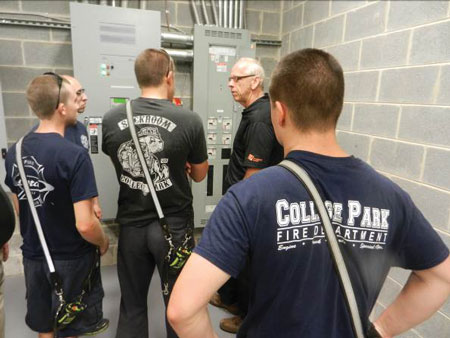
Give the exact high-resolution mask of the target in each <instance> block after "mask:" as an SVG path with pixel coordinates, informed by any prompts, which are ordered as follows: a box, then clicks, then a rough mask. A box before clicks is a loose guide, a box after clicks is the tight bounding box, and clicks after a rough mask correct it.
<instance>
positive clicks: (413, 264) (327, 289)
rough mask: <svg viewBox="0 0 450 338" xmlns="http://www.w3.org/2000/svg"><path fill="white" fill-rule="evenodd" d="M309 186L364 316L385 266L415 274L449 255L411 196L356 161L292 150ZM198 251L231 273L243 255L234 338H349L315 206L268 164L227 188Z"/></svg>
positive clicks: (239, 266)
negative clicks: (246, 270) (243, 294)
mask: <svg viewBox="0 0 450 338" xmlns="http://www.w3.org/2000/svg"><path fill="white" fill-rule="evenodd" d="M287 158H288V159H292V160H294V161H296V162H298V163H300V164H301V165H302V166H303V167H304V168H305V170H306V171H307V172H308V173H309V175H310V176H311V178H312V180H313V181H314V182H315V184H316V186H317V189H318V190H319V192H320V194H321V196H322V198H323V199H324V200H325V206H326V208H327V210H328V214H329V216H330V218H331V221H332V224H333V227H334V229H335V233H336V235H337V238H338V240H339V245H340V249H341V251H342V254H343V256H344V260H345V262H346V264H347V268H348V270H349V274H350V280H351V281H352V285H353V288H354V290H355V294H356V301H357V303H358V307H359V311H360V315H361V319H362V322H363V325H364V326H365V328H366V329H367V326H368V316H369V314H370V312H371V310H372V308H373V306H374V304H375V301H376V299H377V297H378V295H379V292H380V290H381V287H382V286H383V282H384V280H385V278H386V275H387V274H388V272H389V268H390V267H391V266H399V267H402V268H405V269H412V270H422V269H427V268H431V267H433V266H436V265H437V264H439V263H441V262H442V261H443V260H444V259H445V258H447V257H448V254H449V251H448V248H447V247H446V245H445V244H444V243H443V241H442V239H441V238H440V237H439V235H438V234H437V233H436V231H434V230H433V228H432V227H431V225H430V224H429V223H428V221H427V220H426V219H425V218H424V217H423V215H422V214H421V213H420V211H419V210H418V209H417V208H416V206H415V205H414V203H413V202H412V200H411V198H410V197H409V195H408V194H407V193H406V192H404V191H403V190H402V189H401V188H399V187H398V186H397V185H396V184H394V183H393V182H391V181H390V180H389V179H387V178H386V177H384V176H382V175H380V174H378V173H377V172H376V171H375V170H373V169H372V168H371V167H370V166H368V165H367V164H365V163H364V162H363V161H361V160H359V159H356V158H354V157H353V156H351V157H344V158H334V157H328V156H322V155H318V154H313V153H309V152H304V151H294V152H291V153H289V155H288V156H287ZM195 252H196V253H197V254H199V255H201V256H203V257H204V258H206V259H207V260H209V261H210V262H212V263H213V264H214V265H216V266H217V267H219V268H220V269H221V270H223V271H225V272H226V273H228V274H230V275H231V276H234V277H235V276H237V275H238V274H239V272H240V271H241V270H242V269H243V267H244V265H245V263H246V260H247V257H250V287H249V290H250V297H249V299H250V303H249V309H248V314H247V316H246V318H245V320H244V322H243V324H242V326H241V329H240V331H239V333H238V337H258V338H264V337H312V338H323V337H342V338H344V337H345V338H346V337H352V336H353V334H352V328H351V321H350V317H349V315H348V311H347V309H346V307H345V301H344V299H343V296H342V292H341V288H340V285H339V281H338V278H337V275H336V272H335V270H334V267H333V263H332V261H331V258H330V253H329V249H328V246H327V243H326V241H325V236H324V233H323V231H322V225H321V222H320V219H319V216H318V213H317V210H316V208H315V205H314V203H313V202H312V200H311V198H310V197H309V195H308V193H307V192H306V191H305V189H304V187H303V185H302V184H301V183H300V181H299V180H298V179H297V178H296V177H295V176H294V175H293V174H292V173H290V172H289V171H287V170H286V169H284V168H282V167H279V166H273V167H271V168H267V169H265V170H263V171H261V172H259V173H256V174H255V175H253V176H251V177H250V178H249V179H246V180H244V181H242V182H240V183H237V184H235V185H234V186H233V187H231V188H230V189H229V190H228V192H227V194H226V195H225V196H224V197H223V198H222V200H221V201H220V202H219V204H218V205H217V207H216V209H215V210H214V213H213V214H212V216H211V218H210V220H209V222H208V224H207V226H206V227H205V230H204V231H203V235H202V239H201V240H200V243H199V244H198V246H197V247H196V249H195Z"/></svg>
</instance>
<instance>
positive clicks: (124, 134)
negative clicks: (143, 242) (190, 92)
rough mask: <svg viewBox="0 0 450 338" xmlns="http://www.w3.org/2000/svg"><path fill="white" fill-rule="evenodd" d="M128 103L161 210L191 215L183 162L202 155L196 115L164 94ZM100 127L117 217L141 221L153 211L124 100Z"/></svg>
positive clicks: (135, 222) (201, 158) (203, 148)
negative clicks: (115, 184) (115, 186)
mask: <svg viewBox="0 0 450 338" xmlns="http://www.w3.org/2000/svg"><path fill="white" fill-rule="evenodd" d="M131 107H132V110H133V116H134V122H135V126H136V133H137V135H138V138H139V141H140V144H141V148H142V151H143V153H144V157H145V158H146V162H147V166H148V169H149V171H150V176H151V177H152V179H153V185H154V187H155V190H156V193H157V195H158V199H159V202H160V204H161V207H162V210H163V212H164V215H166V216H168V215H171V216H187V215H190V214H192V192H191V187H190V185H189V180H188V178H187V175H186V172H185V165H186V162H190V163H193V164H200V163H202V162H204V161H206V160H207V153H206V141H205V134H204V131H203V123H202V121H201V119H200V116H199V115H198V114H196V113H194V112H192V111H190V110H188V109H184V108H182V107H177V106H175V105H174V104H173V103H172V102H170V101H168V100H163V99H148V98H138V99H136V100H133V101H132V104H131ZM102 128H103V129H102V131H103V133H102V134H103V142H102V150H103V152H104V153H105V154H107V155H108V156H110V157H111V159H112V161H113V164H114V167H115V170H116V174H117V179H118V180H119V182H120V193H119V202H118V203H119V209H118V212H117V221H118V222H119V223H120V224H121V225H135V226H136V225H145V224H146V223H148V221H150V220H154V219H156V218H157V217H158V216H157V213H156V210H155V206H154V204H153V200H152V197H151V194H150V191H149V188H148V186H147V182H146V180H145V177H144V173H143V171H142V169H141V164H140V162H139V158H138V156H137V153H136V148H135V146H134V143H133V140H132V138H131V134H130V130H129V128H128V120H127V115H126V109H125V105H121V106H118V107H114V108H113V109H111V110H110V111H109V112H108V113H106V114H105V116H104V118H103V123H102Z"/></svg>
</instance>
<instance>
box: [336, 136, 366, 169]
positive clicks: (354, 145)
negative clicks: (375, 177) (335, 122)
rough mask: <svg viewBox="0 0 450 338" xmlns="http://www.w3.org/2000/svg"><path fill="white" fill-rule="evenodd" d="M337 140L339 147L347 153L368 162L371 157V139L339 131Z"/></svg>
mask: <svg viewBox="0 0 450 338" xmlns="http://www.w3.org/2000/svg"><path fill="white" fill-rule="evenodd" d="M337 140H338V143H339V145H340V146H341V147H342V148H343V149H344V150H345V151H346V152H347V153H349V154H350V155H354V156H355V157H358V158H360V159H361V160H363V161H366V162H367V159H368V157H369V145H370V137H368V136H364V135H357V134H351V133H347V132H345V131H338V132H337Z"/></svg>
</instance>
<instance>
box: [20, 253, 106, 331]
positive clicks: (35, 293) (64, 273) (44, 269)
mask: <svg viewBox="0 0 450 338" xmlns="http://www.w3.org/2000/svg"><path fill="white" fill-rule="evenodd" d="M94 259H95V255H94V253H90V254H86V255H84V256H83V257H80V258H77V259H72V260H54V261H53V263H54V265H55V270H56V271H57V272H58V274H59V276H60V277H61V279H62V282H63V290H64V298H65V300H66V301H67V302H72V301H74V300H75V299H77V297H78V296H79V295H80V293H81V289H82V286H83V282H84V280H85V279H86V277H87V276H88V274H89V271H90V270H91V268H92V265H93V263H94ZM23 265H24V272H25V285H26V290H27V295H26V298H27V314H26V317H25V322H26V323H27V325H28V326H29V327H30V328H31V329H32V330H33V331H36V332H41V333H45V332H52V331H53V321H54V316H55V313H56V309H57V308H58V306H59V300H58V299H57V297H56V294H55V292H54V290H53V288H52V285H51V283H50V273H49V270H48V265H47V262H46V261H45V259H42V260H32V259H27V258H25V257H24V258H23ZM103 296H104V292H103V287H102V280H101V275H100V267H99V268H97V269H96V270H95V271H94V272H93V274H92V276H91V291H90V292H88V293H86V294H85V295H84V297H83V302H84V303H86V304H87V308H86V310H84V311H83V312H82V313H81V314H79V315H78V316H77V318H76V319H75V320H74V321H73V322H72V323H71V324H70V325H69V326H68V327H67V328H65V329H64V330H61V331H58V337H69V336H78V335H83V333H86V332H91V331H92V330H94V329H95V327H96V325H97V324H98V322H99V321H100V320H102V318H103V311H102V300H103Z"/></svg>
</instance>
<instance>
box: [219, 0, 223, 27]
mask: <svg viewBox="0 0 450 338" xmlns="http://www.w3.org/2000/svg"><path fill="white" fill-rule="evenodd" d="M222 4H223V0H219V27H223V20H222V18H223V10H222Z"/></svg>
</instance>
